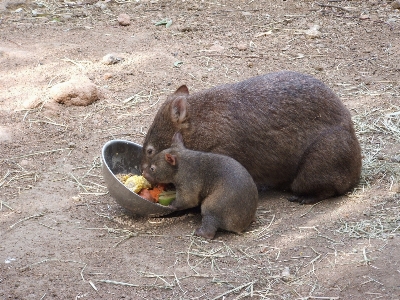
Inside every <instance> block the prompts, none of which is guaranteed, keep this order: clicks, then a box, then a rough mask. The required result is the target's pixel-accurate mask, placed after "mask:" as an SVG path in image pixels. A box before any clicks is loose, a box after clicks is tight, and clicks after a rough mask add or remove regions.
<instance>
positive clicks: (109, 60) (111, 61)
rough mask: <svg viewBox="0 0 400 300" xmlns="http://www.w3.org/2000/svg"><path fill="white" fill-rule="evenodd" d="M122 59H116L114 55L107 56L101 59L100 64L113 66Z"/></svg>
mask: <svg viewBox="0 0 400 300" xmlns="http://www.w3.org/2000/svg"><path fill="white" fill-rule="evenodd" d="M122 60H123V58H122V57H118V56H116V55H115V54H111V53H110V54H107V55H104V56H103V58H102V59H101V62H102V63H103V64H105V65H114V64H117V63H119V62H120V61H122Z"/></svg>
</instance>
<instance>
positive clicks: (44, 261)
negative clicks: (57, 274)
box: [20, 258, 85, 271]
mask: <svg viewBox="0 0 400 300" xmlns="http://www.w3.org/2000/svg"><path fill="white" fill-rule="evenodd" d="M53 261H58V262H63V263H76V264H85V263H83V262H81V261H76V260H60V259H56V258H48V259H44V260H42V261H39V262H36V263H33V264H30V265H27V266H25V267H23V268H21V269H20V270H21V271H25V270H26V269H29V268H31V267H33V266H37V265H40V264H43V263H47V262H53Z"/></svg>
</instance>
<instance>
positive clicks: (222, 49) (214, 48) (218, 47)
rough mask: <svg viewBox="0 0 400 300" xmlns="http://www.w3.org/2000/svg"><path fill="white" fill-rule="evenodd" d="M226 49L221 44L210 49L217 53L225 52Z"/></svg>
mask: <svg viewBox="0 0 400 300" xmlns="http://www.w3.org/2000/svg"><path fill="white" fill-rule="evenodd" d="M224 49H225V48H224V47H223V46H221V45H219V44H214V45H212V46H211V47H210V50H211V51H216V52H222V51H224Z"/></svg>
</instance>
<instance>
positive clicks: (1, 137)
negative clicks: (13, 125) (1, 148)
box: [0, 126, 11, 143]
mask: <svg viewBox="0 0 400 300" xmlns="http://www.w3.org/2000/svg"><path fill="white" fill-rule="evenodd" d="M8 141H11V132H10V130H9V129H8V128H6V127H2V126H0V143H1V142H8Z"/></svg>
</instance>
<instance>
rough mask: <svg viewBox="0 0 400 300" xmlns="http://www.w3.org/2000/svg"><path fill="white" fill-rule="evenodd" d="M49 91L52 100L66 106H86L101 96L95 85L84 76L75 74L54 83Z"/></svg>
mask: <svg viewBox="0 0 400 300" xmlns="http://www.w3.org/2000/svg"><path fill="white" fill-rule="evenodd" d="M49 93H50V98H51V99H52V100H53V101H54V102H57V103H61V104H65V105H67V106H70V105H76V106H87V105H89V104H91V103H93V102H95V101H97V100H99V99H100V98H101V97H102V94H101V92H100V91H99V89H98V88H97V86H96V85H95V84H94V83H93V82H92V81H90V79H89V78H87V77H84V76H77V77H74V78H72V79H71V80H69V81H67V82H62V83H59V84H56V85H55V86H53V87H52V88H51V89H50V92H49Z"/></svg>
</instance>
